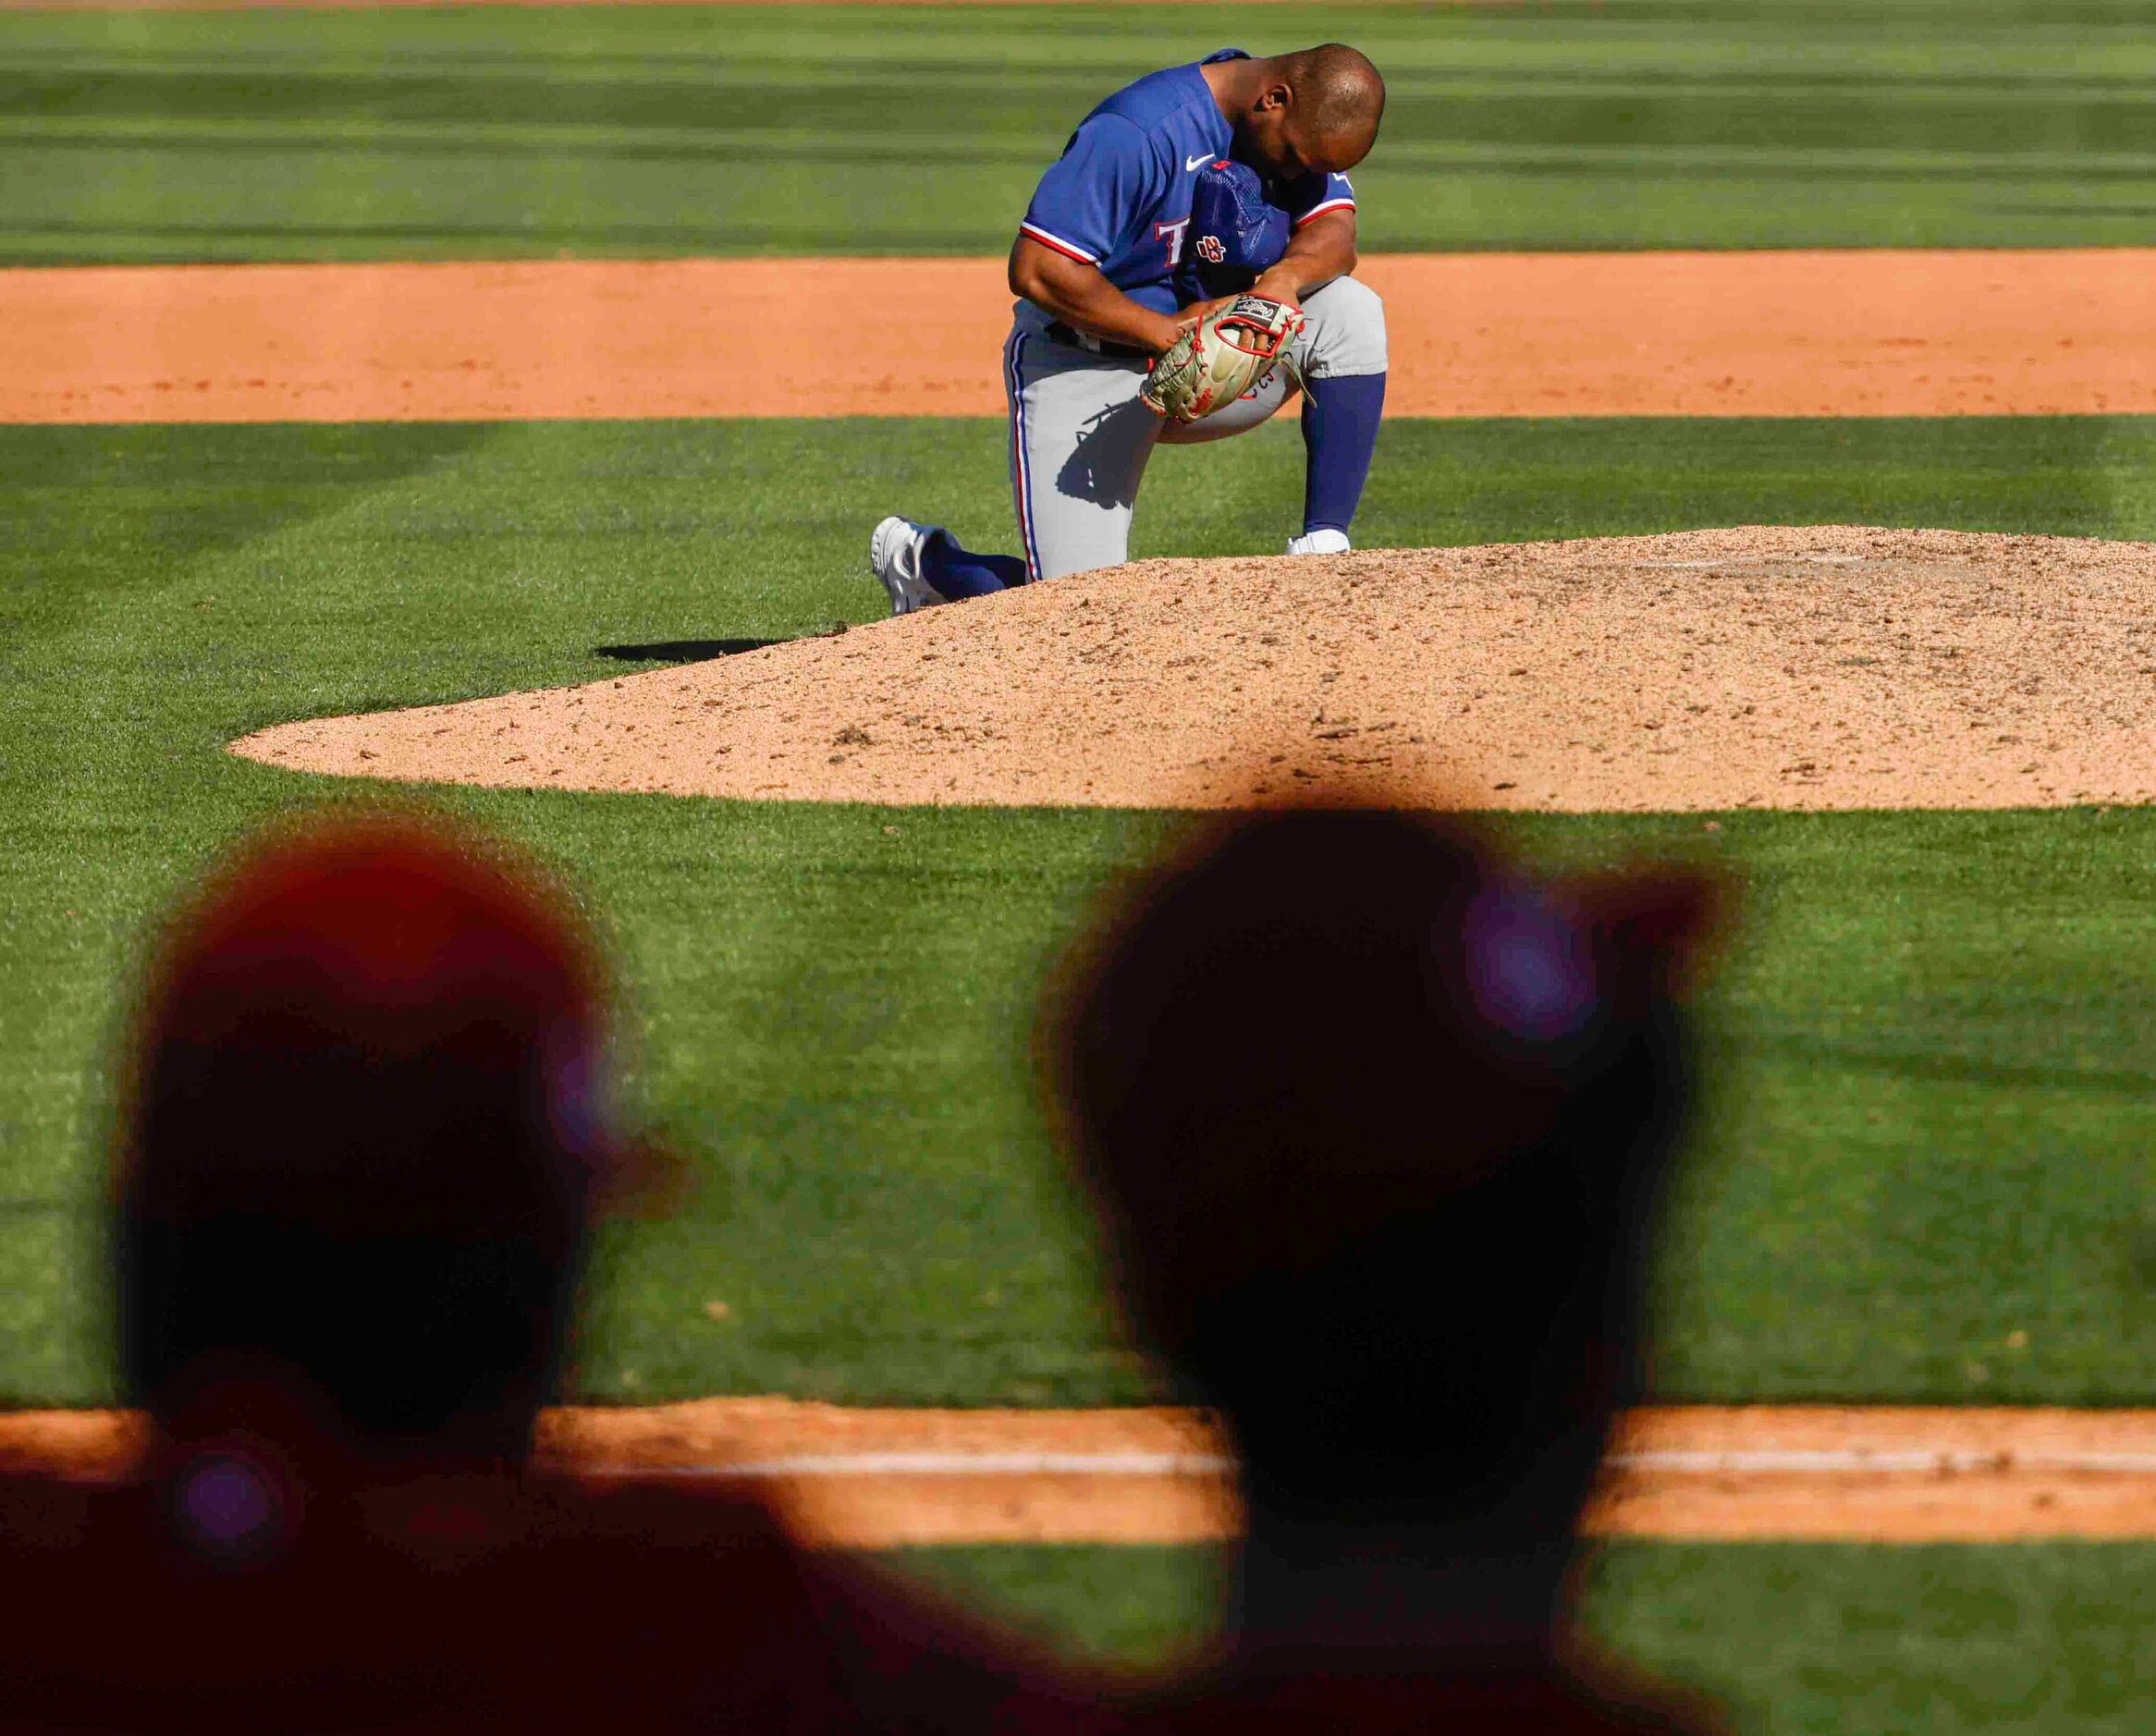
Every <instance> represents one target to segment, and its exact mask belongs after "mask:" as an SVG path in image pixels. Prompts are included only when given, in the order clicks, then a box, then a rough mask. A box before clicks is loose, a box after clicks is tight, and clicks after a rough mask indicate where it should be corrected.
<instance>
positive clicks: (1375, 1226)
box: [1047, 809, 1709, 1736]
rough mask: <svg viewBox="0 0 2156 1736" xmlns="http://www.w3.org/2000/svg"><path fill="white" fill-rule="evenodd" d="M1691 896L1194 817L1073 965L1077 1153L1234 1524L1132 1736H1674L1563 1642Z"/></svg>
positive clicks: (1671, 1724) (1625, 1354)
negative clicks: (1187, 845) (1232, 1547)
mask: <svg viewBox="0 0 2156 1736" xmlns="http://www.w3.org/2000/svg"><path fill="white" fill-rule="evenodd" d="M1708 917H1709V895H1708V891H1707V888H1706V887H1705V886H1703V885H1702V884H1700V883H1698V882H1697V881H1695V880H1693V879H1690V878H1687V877H1684V876H1682V875H1677V874H1665V875H1639V876H1635V877H1631V878H1620V879H1608V880H1601V881H1591V882H1583V883H1580V884H1577V885H1572V886H1541V885H1537V883H1535V882H1533V881H1531V880H1530V879H1528V878H1527V877H1525V875H1523V874H1519V873H1516V872H1514V871H1513V870H1512V869H1510V868H1509V867H1508V866H1506V865H1505V864H1504V863H1503V862H1501V860H1500V859H1499V857H1498V855H1497V853H1496V852H1495V851H1494V850H1492V849H1491V848H1490V847H1489V846H1488V845H1487V844H1485V843H1482V842H1480V841H1478V840H1477V839H1476V837H1475V836H1474V835H1473V834H1472V833H1470V832H1469V831H1467V830H1466V829H1465V828H1464V826H1463V825H1457V824H1453V823H1450V822H1442V821H1439V820H1437V819H1433V818H1430V817H1427V816H1420V815H1407V814H1400V813H1380V812H1374V811H1357V810H1353V809H1342V810H1337V811H1330V812H1326V811H1315V810H1314V811H1305V812H1295V813H1284V814H1273V815H1269V816H1261V817H1249V818H1241V819H1235V820H1231V821H1228V822H1225V823H1223V824H1219V825H1216V826H1214V827H1212V828H1210V829H1208V830H1207V832H1205V833H1204V834H1203V835H1202V837H1200V838H1199V839H1198V840H1197V842H1196V843H1195V844H1194V847H1193V848H1191V849H1189V850H1187V851H1185V852H1184V853H1183V854H1182V856H1181V858H1180V859H1179V860H1177V861H1175V862H1172V863H1171V864H1170V866H1168V867H1167V868H1165V869H1164V870H1162V871H1160V872H1158V874H1155V875H1153V876H1152V877H1151V878H1150V880H1149V881H1148V882H1147V883H1146V884H1145V886H1143V887H1142V888H1141V889H1140V891H1139V892H1138V894H1137V895H1136V896H1135V897H1134V898H1133V899H1131V900H1130V902H1129V906H1128V908H1127V910H1126V911H1124V912H1123V913H1122V914H1121V916H1120V917H1119V918H1117V919H1115V920H1114V921H1112V922H1111V923H1110V924H1109V928H1108V930H1107V932H1106V933H1105V934H1103V935H1100V936H1098V937H1096V941H1095V943H1094V944H1093V945H1092V946H1091V947H1087V948H1085V949H1084V951H1082V952H1081V953H1080V954H1079V955H1078V956H1077V957H1076V959H1075V960H1074V962H1073V966H1072V972H1071V976H1070V980H1069V981H1068V982H1067V983H1066V984H1064V993H1065V995H1066V996H1067V998H1066V1001H1065V1003H1064V1004H1063V1005H1061V1006H1060V1007H1057V1008H1051V1009H1050V1011H1049V1014H1048V1028H1047V1035H1048V1043H1047V1048H1048V1050H1049V1051H1050V1053H1051V1057H1052V1059H1051V1065H1052V1066H1053V1068H1054V1070H1055V1080H1054V1085H1055V1089H1056V1091H1057V1094H1059V1095H1060V1099H1061V1105H1062V1108H1063V1110H1064V1113H1065V1116H1066V1119H1067V1123H1068V1126H1067V1134H1068V1137H1069V1139H1070V1141H1071V1143H1072V1147H1073V1149H1074V1151H1075V1153H1076V1155H1077V1158H1078V1162H1079V1165H1080V1168H1081V1170H1082V1172H1083V1174H1084V1177H1085V1179H1086V1180H1087V1181H1088V1182H1089V1183H1090V1186H1091V1188H1092V1190H1093V1192H1094V1193H1095V1196H1096V1199H1097V1201H1098V1203H1099V1204H1100V1207H1101V1210H1102V1216H1103V1219H1104V1222H1105V1225H1106V1227H1107V1230H1108V1236H1109V1249H1110V1255H1111V1260H1112V1263H1113V1265H1114V1266H1115V1267H1116V1269H1117V1275H1118V1277H1119V1278H1120V1281H1121V1292H1122V1294H1123V1296H1124V1298H1125V1301H1126V1302H1127V1305H1128V1308H1129V1310H1130V1313H1131V1314H1132V1315H1133V1323H1134V1325H1135V1326H1136V1328H1137V1330H1138V1332H1139V1335H1140V1336H1141V1338H1142V1339H1144V1340H1145V1341H1146V1342H1147V1343H1148V1344H1149V1345H1150V1346H1151V1347H1152V1348H1153V1349H1154V1350H1155V1351H1157V1352H1158V1354H1159V1355H1160V1356H1161V1357H1162V1358H1163V1359H1164V1360H1165V1362H1166V1363H1167V1364H1168V1366H1169V1368H1170V1370H1171V1372H1172V1373H1173V1375H1175V1376H1176V1377H1177V1378H1178V1379H1179V1380H1180V1381H1181V1382H1182V1384H1183V1386H1184V1387H1185V1388H1186V1396H1191V1397H1194V1398H1196V1399H1198V1400H1202V1401H1204V1402H1207V1403H1209V1404H1211V1405H1214V1406H1216V1407H1218V1409H1219V1412H1220V1413H1221V1415H1222V1417H1223V1419H1224V1421H1225V1423H1226V1424H1227V1425H1228V1426H1229V1428H1230V1430H1231V1434H1232V1436H1233V1437H1234V1440H1235V1442H1236V1445H1237V1449H1238V1450H1239V1453H1240V1455H1241V1458H1242V1462H1243V1478H1244V1489H1245V1496H1246V1499H1247V1502H1248V1511H1249V1529H1248V1536H1247V1540H1246V1542H1245V1543H1244V1544H1243V1546H1242V1548H1241V1551H1240V1559H1239V1561H1238V1564H1237V1567H1236V1571H1235V1575H1234V1583H1235V1592H1234V1595H1233V1599H1232V1605H1233V1607H1232V1608H1231V1614H1230V1620H1229V1630H1228V1633H1227V1635H1226V1638H1225V1641H1224V1644H1223V1647H1222V1652H1221V1655H1220V1657H1219V1663H1218V1667H1217V1668H1216V1669H1212V1670H1211V1671H1209V1672H1207V1673H1206V1674H1203V1675H1202V1676H1200V1677H1199V1678H1197V1679H1194V1680H1193V1681H1190V1682H1188V1683H1187V1684H1185V1685H1184V1686H1182V1687H1181V1688H1179V1689H1177V1690H1175V1691H1174V1692H1172V1693H1169V1694H1167V1695H1164V1696H1162V1697H1160V1698H1158V1700H1156V1701H1154V1702H1153V1703H1151V1704H1149V1705H1146V1706H1145V1707H1143V1708H1141V1709H1140V1710H1139V1711H1138V1713H1137V1714H1136V1716H1135V1722H1136V1724H1137V1725H1138V1726H1139V1727H1140V1728H1145V1729H1155V1728H1158V1729H1172V1730H1231V1729H1232V1730H1274V1729H1283V1730H1284V1729H1290V1728H1293V1729H1299V1730H1354V1731H1356V1732H1358V1733H1359V1736H1367V1732H1370V1731H1373V1730H1406V1729H1410V1728H1412V1729H1415V1730H1424V1729H1435V1730H1467V1729H1477V1730H1478V1729H1483V1728H1495V1727H1497V1726H1499V1725H1500V1724H1502V1725H1504V1726H1507V1727H1509V1728H1513V1729H1516V1730H1580V1731H1588V1730H1669V1729H1678V1728H1684V1727H1687V1726H1691V1727H1697V1725H1698V1723H1699V1721H1700V1715H1699V1714H1698V1713H1697V1711H1695V1710H1692V1709H1688V1708H1681V1707H1680V1705H1678V1703H1677V1702H1676V1701H1675V1700H1674V1699H1673V1698H1672V1696H1671V1695H1669V1694H1668V1693H1667V1692H1666V1691H1661V1690H1657V1689H1653V1688H1651V1687H1648V1685H1646V1684H1642V1683H1637V1682H1625V1681H1621V1680H1620V1679H1619V1677H1618V1676H1617V1674H1616V1673H1615V1672H1614V1671H1613V1670H1609V1669H1603V1670H1600V1671H1595V1670H1592V1669H1588V1668H1586V1666H1585V1665H1584V1663H1583V1661H1582V1656H1581V1654H1580V1652H1579V1649H1578V1648H1577V1647H1576V1646H1575V1644H1574V1642H1572V1640H1571V1639H1570V1638H1569V1637H1568V1634H1567V1631H1566V1626H1567V1624H1566V1610H1567V1605H1568V1591H1569V1588H1570V1585H1571V1583H1572V1578H1573V1574H1574V1561H1575V1540H1574V1533H1575V1527H1576V1524H1577V1522H1578V1518H1579V1514H1580V1512H1581V1510H1582V1508H1583V1506H1584V1504H1585V1502H1586V1498H1587V1497H1588V1495H1589V1492H1590V1489H1591V1486H1592V1485H1593V1482H1594V1479H1595V1476H1596V1472H1597V1465H1598V1462H1599V1458H1600V1455H1601V1453H1602V1451H1603V1448H1604V1443H1605V1438H1606V1436H1607V1435H1608V1432H1609V1429H1610V1425H1611V1419H1612V1417H1613V1416H1614V1414H1615V1413H1616V1412H1617V1411H1618V1409H1619V1408H1620V1407H1621V1406H1622V1405H1623V1404H1624V1403H1625V1402H1626V1401H1627V1400H1628V1399H1629V1398H1630V1397H1631V1395H1632V1394H1633V1392H1634V1389H1635V1384H1636V1377H1637V1373H1638V1364H1639V1360H1640V1334H1641V1313H1642V1295H1643V1290H1644V1287H1645V1274H1646V1265H1647V1259H1648V1244H1649V1232H1650V1229H1651V1224H1652V1218H1653V1215H1654V1210H1655V1205H1656V1202H1657V1199H1658V1197H1659V1195H1660V1191H1661V1184H1662V1181H1663V1178H1664V1174H1665V1171H1666V1170H1667V1168H1668V1166H1669V1163H1670V1159H1671V1156H1672V1153H1673V1151H1674V1149H1675V1147H1676V1145H1677V1143H1678V1138H1679V1134H1680V1132H1681V1131H1682V1130H1683V1127H1684V1121H1685V1118H1686V1111H1687V1108H1688V1106H1689V1103H1690V1098H1691V1088H1690V1082H1689V1071H1688V1054H1689V1045H1688V1043H1687V1041H1686V1033H1685V1029H1684V1020H1683V1018H1682V1016H1681V1014H1680V1012H1679V1009H1678V1005H1677V996H1678V990H1679V987H1680V984H1681V979H1682V976H1683V972H1684V964H1685V960H1686V958H1687V955H1688V953H1689V951H1690V950H1691V949H1692V947H1694V946H1695V944H1696V943H1697V940H1698V939H1699V938H1700V936H1701V935H1702V933H1703V931H1704V929H1705V927H1706V923H1707V921H1708Z"/></svg>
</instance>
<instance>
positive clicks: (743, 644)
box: [592, 639, 786, 663]
mask: <svg viewBox="0 0 2156 1736" xmlns="http://www.w3.org/2000/svg"><path fill="white" fill-rule="evenodd" d="M785 643H786V641H785V640H783V639H662V640H660V641H659V642H657V643H655V644H650V645H594V646H593V647H592V655H593V656H594V657H611V658H613V659H614V660H615V661H616V662H617V663H708V662H710V661H711V660H712V659H713V658H714V657H736V656H739V655H740V654H741V653H742V652H744V651H761V650H763V649H764V648H765V647H766V645H783V644H785Z"/></svg>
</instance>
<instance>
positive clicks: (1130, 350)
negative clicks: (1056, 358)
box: [1048, 320, 1153, 361]
mask: <svg viewBox="0 0 2156 1736" xmlns="http://www.w3.org/2000/svg"><path fill="white" fill-rule="evenodd" d="M1048 336H1050V337H1052V338H1054V339H1055V340H1056V341H1057V342H1058V343H1059V344H1068V345H1070V346H1071V348H1073V349H1084V350H1088V351H1090V352H1091V353H1092V354H1094V355H1096V356H1112V357H1114V358H1115V359H1116V360H1117V361H1152V360H1153V352H1152V351H1151V350H1150V349H1141V348H1139V347H1138V346H1137V345H1136V344H1111V343H1110V342H1109V340H1108V339H1107V338H1105V337H1096V336H1094V335H1093V334H1092V333H1091V332H1082V331H1080V330H1079V329H1078V328H1077V327H1076V326H1075V325H1066V324H1063V322H1062V321H1061V320H1050V321H1049V322H1048Z"/></svg>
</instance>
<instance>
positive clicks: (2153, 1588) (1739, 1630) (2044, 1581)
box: [899, 1543, 2156, 1736]
mask: <svg viewBox="0 0 2156 1736" xmlns="http://www.w3.org/2000/svg"><path fill="white" fill-rule="evenodd" d="M899 1559H900V1560H901V1561H902V1562H903V1563H904V1564H905V1565H906V1566H907V1567H908V1568H909V1569H911V1570H912V1571H916V1572H918V1573H920V1574H921V1575H922V1576H923V1577H924V1578H925V1579H927V1580H929V1581H930V1582H931V1583H936V1584H938V1585H940V1586H943V1587H945V1588H947V1589H949V1590H951V1591H954V1592H957V1593H959V1594H961V1595H964V1596H966V1597H968V1598H969V1599H971V1600H973V1601H974V1602H976V1603H978V1604H980V1605H981V1606H983V1607H984V1608H988V1609H990V1610H994V1611H996V1612H998V1613H999V1614H1000V1615H1002V1616H1003V1617H1004V1618H1005V1619H1006V1620H1010V1621H1011V1622H1012V1623H1014V1624H1015V1625H1017V1626H1019V1627H1021V1628H1023V1629H1024V1630H1027V1631H1029V1632H1033V1633H1035V1634H1036V1635H1037V1636H1040V1637H1042V1638H1045V1639H1047V1640H1048V1641H1050V1642H1051V1643H1054V1644H1062V1645H1064V1646H1066V1647H1068V1648H1070V1649H1072V1650H1073V1651H1075V1652H1077V1653H1079V1654H1080V1655H1082V1656H1088V1657H1103V1658H1115V1659H1125V1660H1137V1661H1144V1662H1148V1663H1149V1662H1152V1661H1155V1660H1158V1659H1160V1658H1162V1657H1173V1656H1174V1655H1175V1654H1176V1653H1177V1652H1178V1651H1179V1650H1180V1649H1182V1648H1185V1647H1187V1646H1189V1645H1191V1644H1194V1643H1196V1642H1200V1641H1202V1639H1203V1637H1204V1636H1205V1635H1206V1634H1207V1632H1209V1631H1210V1630H1211V1627H1212V1624H1213V1622H1214V1620H1215V1619H1216V1610H1217V1607H1218V1600H1219V1595H1220V1563H1219V1558H1218V1557H1217V1556H1216V1555H1215V1554H1214V1552H1213V1551H1211V1550H1205V1549H1100V1548H1066V1549H1013V1548H997V1549H924V1550H912V1551H907V1552H905V1554H904V1555H902V1556H901V1557H900V1558H899ZM1583 1614H1584V1619H1585V1624H1586V1628H1587V1631H1588V1632H1590V1633H1591V1634H1592V1635H1593V1636H1594V1637H1595V1638H1597V1639H1599V1640H1600V1641H1601V1642H1603V1643H1604V1644H1608V1645H1610V1646H1612V1647H1614V1648H1615V1649H1616V1650H1618V1651H1620V1652H1622V1653H1623V1655H1625V1656H1626V1657H1629V1658H1631V1659H1632V1660H1634V1661H1635V1662H1636V1663H1638V1664H1639V1665H1641V1666H1643V1667H1644V1668H1646V1669H1650V1670H1653V1671H1655V1672H1657V1673H1659V1674H1660V1675H1661V1676H1663V1677H1664V1678H1666V1679H1668V1680H1670V1681H1682V1682H1684V1683H1687V1684H1689V1685H1691V1686H1694V1687H1697V1688H1698V1689H1701V1690H1703V1691H1705V1692H1706V1693H1709V1694H1710V1695H1712V1696H1713V1697H1714V1698H1716V1699H1717V1700H1719V1701H1720V1702H1721V1704H1722V1705H1724V1706H1726V1707H1727V1708H1728V1709H1729V1711H1730V1713H1731V1715H1732V1721H1733V1725H1734V1727H1735V1728H1737V1729H1738V1730H1760V1731H1765V1730H1774V1731H1778V1732H1788V1731H1818V1732H1820V1733H1821V1736H1828V1733H1830V1732H1831V1733H1833V1736H1899V1732H1902V1731H1905V1730H1933V1731H1940V1732H1960V1731H1964V1730H1983V1731H1989V1732H1993V1733H1994V1736H2003V1732H2007V1731H2038V1730H2041V1731H2045V1732H2049V1733H2052V1736H2057V1733H2059V1732H2089V1733H2091V1736H2093V1732H2095V1731H2099V1730H2106V1731H2109V1730H2126V1729H2142V1728H2146V1725H2147V1721H2148V1705H2149V1696H2150V1685H2151V1684H2150V1666H2149V1663H2148V1659H2149V1657H2150V1651H2151V1648H2152V1646H2156V1547H2151V1546H2150V1545H2147V1544H2011V1545H2005V1546H1992V1547H1961V1546H1935V1547H1923V1548H1894V1547H1872V1546H1866V1545H1825V1544H1790V1545H1760V1544H1746V1545H1740V1546H1737V1547H1727V1546H1722V1547H1709V1546H1703V1545H1672V1544H1648V1543H1624V1544H1618V1545H1613V1546H1611V1547H1608V1548H1606V1549H1604V1550H1603V1551H1602V1552H1601V1554H1600V1556H1599V1559H1598V1560H1597V1562H1596V1565H1595V1568H1594V1571H1593V1572H1592V1575H1591V1579H1590V1587H1589V1591H1588V1595H1587V1597H1586V1605H1585V1608H1584V1611H1583Z"/></svg>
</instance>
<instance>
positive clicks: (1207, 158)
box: [1182, 151, 1220, 175]
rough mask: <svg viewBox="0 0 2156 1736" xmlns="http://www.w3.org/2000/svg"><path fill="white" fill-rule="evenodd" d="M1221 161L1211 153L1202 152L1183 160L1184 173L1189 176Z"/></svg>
mask: <svg viewBox="0 0 2156 1736" xmlns="http://www.w3.org/2000/svg"><path fill="white" fill-rule="evenodd" d="M1219 160H1220V159H1219V157H1217V156H1215V155H1214V154H1213V153H1211V152H1210V151H1201V152H1199V153H1197V155H1195V156H1194V157H1185V158H1183V160H1182V172H1183V173H1184V174H1185V175H1188V174H1189V173H1190V172H1191V170H1193V169H1202V168H1204V167H1205V166H1206V165H1207V164H1208V163H1218V162H1219Z"/></svg>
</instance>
